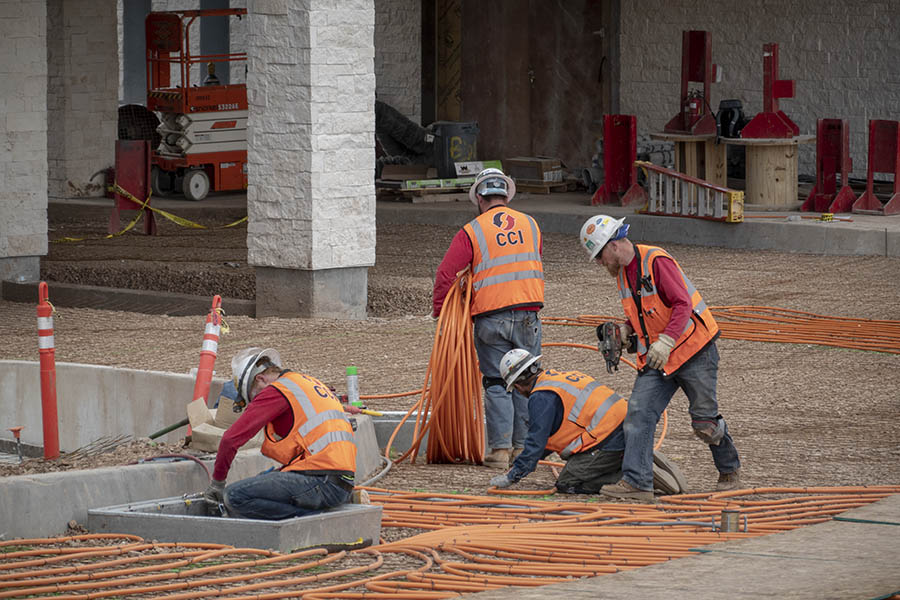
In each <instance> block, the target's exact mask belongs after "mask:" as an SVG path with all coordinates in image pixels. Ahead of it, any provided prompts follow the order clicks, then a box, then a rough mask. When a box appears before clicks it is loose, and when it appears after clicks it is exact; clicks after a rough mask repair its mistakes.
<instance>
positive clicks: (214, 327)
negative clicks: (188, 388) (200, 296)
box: [191, 296, 222, 404]
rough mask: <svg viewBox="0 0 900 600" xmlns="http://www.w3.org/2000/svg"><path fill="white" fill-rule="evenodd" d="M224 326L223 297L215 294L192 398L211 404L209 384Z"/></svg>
mask: <svg viewBox="0 0 900 600" xmlns="http://www.w3.org/2000/svg"><path fill="white" fill-rule="evenodd" d="M221 327H222V297H221V296H213V301H212V307H211V308H210V309H209V314H208V315H207V316H206V329H205V330H204V332H203V345H202V346H201V348H200V365H199V366H198V367H197V378H196V379H195V380H194V395H193V396H192V398H191V399H192V400H196V399H198V398H203V401H204V402H205V403H207V404H209V386H210V383H211V382H212V377H213V369H214V368H215V366H216V357H217V356H218V350H219V330H220V329H221Z"/></svg>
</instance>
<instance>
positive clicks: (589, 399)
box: [491, 348, 627, 494]
mask: <svg viewBox="0 0 900 600" xmlns="http://www.w3.org/2000/svg"><path fill="white" fill-rule="evenodd" d="M540 358H541V355H537V356H535V355H533V354H532V353H531V352H529V351H527V350H524V349H522V348H514V349H513V350H510V351H509V352H507V353H506V354H505V355H504V356H503V359H502V360H501V361H500V365H499V368H500V375H501V376H502V377H503V380H504V381H505V382H506V388H507V389H508V390H510V389H513V388H515V389H516V390H517V391H518V392H519V393H520V394H522V395H523V396H525V397H527V398H528V419H529V427H528V437H526V438H525V450H524V451H523V452H522V453H521V454H519V456H518V457H517V458H516V459H515V461H514V462H513V465H512V468H511V469H510V470H509V472H508V473H503V474H500V475H497V476H495V477H494V478H493V479H491V485H493V486H496V487H498V488H505V487H509V486H511V485H512V484H514V483H516V482H517V481H519V480H520V479H522V478H523V477H525V476H526V475H528V474H529V473H531V472H532V471H534V470H535V468H536V467H537V464H538V461H539V460H540V459H542V458H544V457H545V456H547V455H548V454H550V453H551V452H556V453H558V454H559V456H560V457H561V458H562V459H563V460H565V461H566V466H565V467H564V468H563V470H562V472H561V473H560V474H559V477H558V478H557V480H556V489H557V490H559V491H560V492H563V493H568V494H596V493H597V492H598V491H600V487H601V486H602V485H604V484H608V483H614V482H616V481H618V480H619V479H620V478H621V476H622V455H623V453H624V452H623V451H624V449H625V436H624V434H623V433H622V421H623V420H624V419H625V411H626V407H627V403H626V401H625V399H624V398H622V397H621V396H620V395H618V394H616V393H615V392H614V391H613V390H611V389H610V388H608V387H606V386H603V385H599V384H598V383H597V382H596V381H595V380H594V378H593V377H589V376H588V375H585V374H584V373H580V372H578V371H557V370H555V369H547V370H546V371H542V370H541V363H540V362H539V361H540Z"/></svg>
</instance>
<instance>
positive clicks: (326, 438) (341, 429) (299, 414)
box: [260, 371, 356, 473]
mask: <svg viewBox="0 0 900 600" xmlns="http://www.w3.org/2000/svg"><path fill="white" fill-rule="evenodd" d="M272 385H274V386H275V387H276V388H278V391H280V392H281V393H282V394H284V397H285V398H287V400H288V402H289V403H290V405H291V411H292V412H293V417H294V423H293V425H291V431H290V433H288V434H287V435H286V436H284V437H283V438H279V437H278V435H277V434H276V433H275V428H274V426H273V425H272V423H269V424H267V425H266V430H265V431H266V436H265V440H264V441H263V445H262V448H261V449H260V451H261V452H262V453H263V455H264V456H268V457H269V458H271V459H272V460H276V461H278V462H280V463H281V464H282V465H284V466H283V467H282V469H281V470H282V471H346V472H350V473H356V443H355V442H354V441H353V428H352V427H351V426H350V422H349V421H348V420H347V416H346V414H345V413H344V410H343V409H342V408H341V403H340V400H338V399H337V397H336V396H335V395H334V394H333V393H332V392H331V390H330V389H328V386H327V385H325V384H324V383H322V382H321V381H319V380H318V379H314V378H313V377H309V376H308V375H302V374H300V373H294V372H290V371H289V372H287V373H285V374H284V375H282V376H281V377H279V378H278V379H276V380H275V381H274V382H273V383H272Z"/></svg>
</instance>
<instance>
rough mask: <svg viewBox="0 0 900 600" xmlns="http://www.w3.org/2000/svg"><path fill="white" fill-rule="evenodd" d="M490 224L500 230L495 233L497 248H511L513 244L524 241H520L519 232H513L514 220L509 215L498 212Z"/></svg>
mask: <svg viewBox="0 0 900 600" xmlns="http://www.w3.org/2000/svg"><path fill="white" fill-rule="evenodd" d="M492 222H493V224H494V226H495V227H497V228H499V229H500V231H499V232H497V245H498V246H501V247H502V246H506V245H507V244H508V245H510V246H513V245H515V244H521V243H523V242H524V241H525V240H523V239H522V231H521V230H516V231H513V228H515V226H516V218H515V217H513V216H512V215H511V214H509V213H505V212H503V211H499V212H498V213H497V214H495V215H494V218H493V219H492Z"/></svg>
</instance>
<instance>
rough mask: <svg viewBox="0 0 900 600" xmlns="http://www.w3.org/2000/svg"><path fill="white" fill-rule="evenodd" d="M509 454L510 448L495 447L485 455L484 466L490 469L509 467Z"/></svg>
mask: <svg viewBox="0 0 900 600" xmlns="http://www.w3.org/2000/svg"><path fill="white" fill-rule="evenodd" d="M509 455H510V450H509V448H494V449H493V450H491V453H490V454H488V455H486V456H485V457H484V466H486V467H488V468H489V469H508V468H509Z"/></svg>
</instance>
